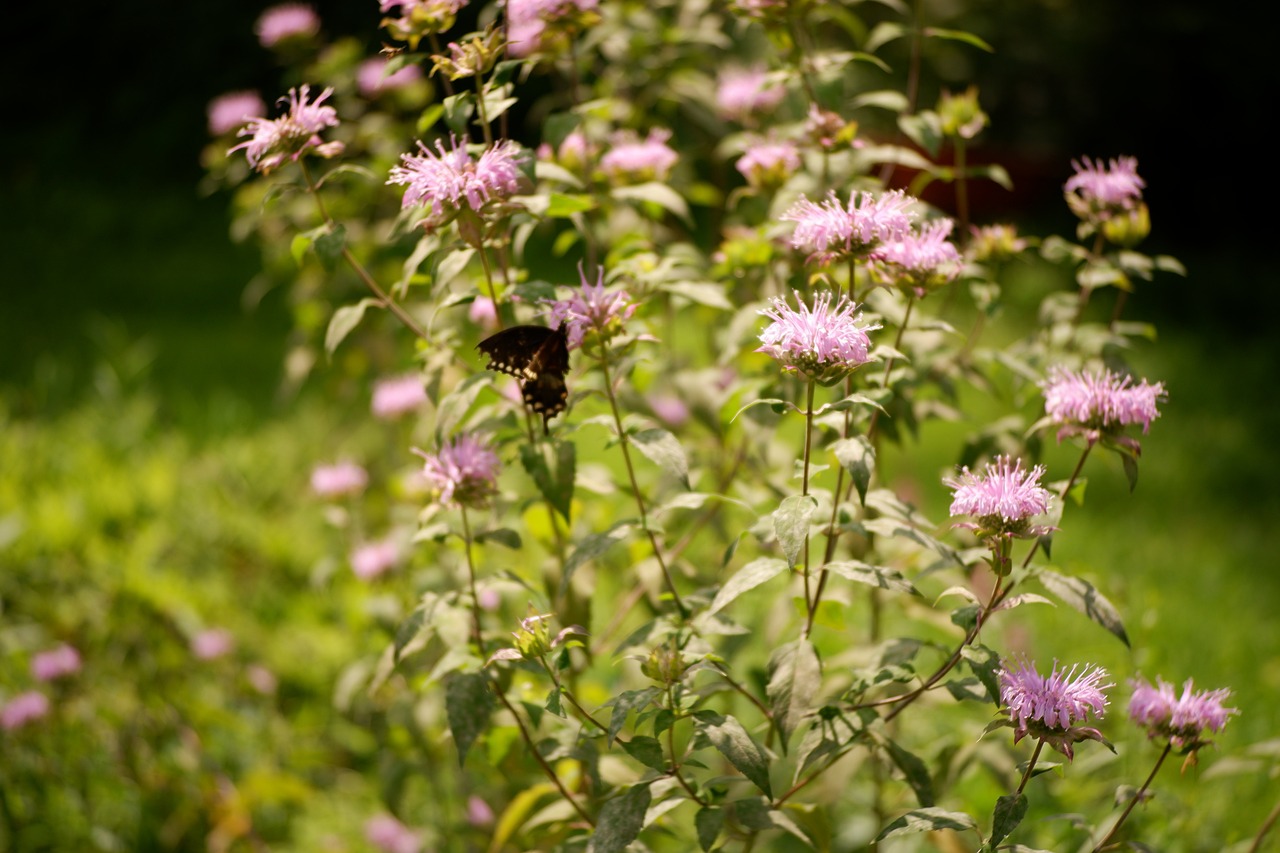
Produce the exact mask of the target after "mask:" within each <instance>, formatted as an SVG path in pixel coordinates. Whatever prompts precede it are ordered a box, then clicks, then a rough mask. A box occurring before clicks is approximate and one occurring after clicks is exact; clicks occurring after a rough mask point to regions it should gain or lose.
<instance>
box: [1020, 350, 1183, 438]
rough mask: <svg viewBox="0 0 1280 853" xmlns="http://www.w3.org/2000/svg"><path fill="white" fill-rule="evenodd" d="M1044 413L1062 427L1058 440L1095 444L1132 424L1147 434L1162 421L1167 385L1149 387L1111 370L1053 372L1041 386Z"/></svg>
mask: <svg viewBox="0 0 1280 853" xmlns="http://www.w3.org/2000/svg"><path fill="white" fill-rule="evenodd" d="M1040 387H1041V389H1042V390H1043V391H1044V410H1045V413H1046V414H1047V415H1048V416H1049V419H1050V420H1051V421H1052V422H1053V423H1055V424H1061V425H1062V428H1061V429H1059V430H1058V440H1059V441H1061V440H1062V439H1063V438H1064V437H1066V436H1068V435H1072V434H1082V435H1085V436H1086V437H1088V438H1090V439H1091V440H1096V439H1097V438H1098V437H1099V436H1100V435H1102V434H1103V433H1112V434H1115V433H1118V432H1119V431H1120V430H1122V429H1123V428H1124V427H1126V426H1128V425H1129V424H1139V423H1140V424H1142V431H1143V432H1144V433H1145V432H1146V431H1147V430H1148V429H1149V428H1150V427H1151V422H1152V421H1153V420H1155V419H1156V418H1158V417H1160V411H1159V409H1158V408H1156V405H1157V404H1158V403H1159V402H1160V401H1162V400H1163V399H1164V398H1165V389H1164V384H1163V383H1161V382H1157V383H1156V384H1154V385H1149V384H1148V383H1147V380H1145V379H1143V380H1142V381H1141V382H1139V383H1138V384H1136V385H1135V384H1134V382H1133V379H1132V377H1129V376H1120V375H1118V374H1115V373H1112V372H1111V371H1110V370H1104V371H1103V372H1101V373H1098V372H1088V371H1083V370H1081V371H1071V370H1067V369H1065V368H1061V367H1055V368H1051V369H1050V371H1049V378H1048V379H1046V380H1045V381H1044V382H1041V383H1040Z"/></svg>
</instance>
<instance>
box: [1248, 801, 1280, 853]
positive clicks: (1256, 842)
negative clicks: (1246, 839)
mask: <svg viewBox="0 0 1280 853" xmlns="http://www.w3.org/2000/svg"><path fill="white" fill-rule="evenodd" d="M1277 819H1280V803H1276V807H1275V808H1274V809H1272V810H1271V814H1269V815H1267V819H1266V820H1264V821H1263V822H1262V826H1260V827H1258V834H1257V835H1255V836H1254V837H1253V843H1252V844H1250V845H1249V853H1258V851H1259V850H1261V849H1262V840H1263V839H1264V838H1266V837H1267V833H1268V832H1270V831H1271V827H1273V826H1275V824H1276V820H1277Z"/></svg>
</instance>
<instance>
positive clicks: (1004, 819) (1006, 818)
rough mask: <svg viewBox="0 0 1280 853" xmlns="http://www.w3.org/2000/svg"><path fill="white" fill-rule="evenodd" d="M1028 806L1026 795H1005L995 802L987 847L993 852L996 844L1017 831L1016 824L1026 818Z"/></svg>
mask: <svg viewBox="0 0 1280 853" xmlns="http://www.w3.org/2000/svg"><path fill="white" fill-rule="evenodd" d="M1029 805H1030V803H1029V802H1028V801H1027V795H1026V794H1006V795H1005V796H1003V797H1001V798H1000V799H998V800H996V808H995V811H994V812H993V814H992V821H991V837H990V838H988V839H987V846H988V847H990V848H992V849H993V850H994V849H995V846H996V845H997V844H999V843H1000V842H1001V841H1004V840H1005V839H1006V838H1008V837H1009V833H1011V832H1013V831H1014V830H1015V829H1017V827H1018V824H1020V823H1022V819H1023V818H1024V817H1026V816H1027V807H1028V806H1029Z"/></svg>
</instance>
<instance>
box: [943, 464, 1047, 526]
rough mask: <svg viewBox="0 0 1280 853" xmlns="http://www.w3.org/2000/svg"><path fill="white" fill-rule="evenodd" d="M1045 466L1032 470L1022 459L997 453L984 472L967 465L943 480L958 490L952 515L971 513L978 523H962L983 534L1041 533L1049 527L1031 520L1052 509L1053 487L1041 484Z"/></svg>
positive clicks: (952, 507) (954, 497)
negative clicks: (1026, 466)
mask: <svg viewBox="0 0 1280 853" xmlns="http://www.w3.org/2000/svg"><path fill="white" fill-rule="evenodd" d="M1044 472H1045V469H1044V466H1043V465H1037V466H1035V467H1034V468H1032V469H1031V470H1029V471H1028V470H1025V469H1023V467H1022V460H1021V459H1010V458H1009V457H1008V456H997V457H996V459H995V461H994V462H990V463H988V464H987V466H986V469H985V470H984V471H983V472H982V473H981V474H975V473H973V472H972V471H970V470H969V469H968V468H963V469H961V471H960V474H959V476H957V477H954V478H951V479H948V480H944V481H943V482H944V483H945V484H946V485H948V486H950V487H951V488H952V489H954V490H955V492H954V495H953V497H952V500H951V515H953V516H958V515H968V516H972V517H973V518H975V519H976V522H965V523H964V524H962V525H960V526H962V527H969V528H972V529H974V530H975V531H976V532H977V533H978V534H979V535H980V536H1015V537H1022V536H1039V535H1041V534H1043V533H1046V532H1048V530H1049V528H1045V527H1039V526H1032V525H1031V524H1029V522H1030V520H1031V519H1032V518H1033V517H1035V516H1037V515H1044V514H1045V513H1046V512H1048V511H1049V499H1050V498H1051V497H1052V496H1051V495H1050V493H1049V490H1048V489H1046V488H1044V487H1043V486H1041V485H1040V478H1041V477H1042V476H1044Z"/></svg>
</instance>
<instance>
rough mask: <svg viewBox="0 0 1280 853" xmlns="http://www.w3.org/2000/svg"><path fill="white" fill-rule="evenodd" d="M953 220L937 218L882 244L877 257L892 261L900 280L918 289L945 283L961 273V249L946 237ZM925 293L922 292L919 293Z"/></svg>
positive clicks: (893, 271) (894, 272) (905, 284)
mask: <svg viewBox="0 0 1280 853" xmlns="http://www.w3.org/2000/svg"><path fill="white" fill-rule="evenodd" d="M953 225H954V223H952V221H951V220H950V219H935V220H934V221H932V222H927V223H925V224H924V225H922V226H920V228H919V230H912V231H907V232H906V233H905V234H903V235H902V236H901V237H900V238H899V239H897V240H889V241H886V242H884V243H883V244H881V246H880V248H879V249H878V250H877V251H876V257H877V259H878V260H880V261H881V262H883V263H885V264H888V265H890V267H891V270H890V273H891V274H895V275H896V277H897V278H898V279H899V284H901V285H903V286H906V287H912V288H915V289H916V290H917V292H919V291H924V290H928V289H930V288H934V287H938V286H940V285H943V284H946V283H947V282H949V281H951V280H952V279H954V278H955V277H956V276H957V275H959V274H960V269H961V266H962V265H961V263H960V250H959V249H957V248H956V247H955V244H953V243H952V242H951V241H949V240H948V239H947V235H949V234H950V233H951V229H952V227H953ZM919 295H922V294H919Z"/></svg>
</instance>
